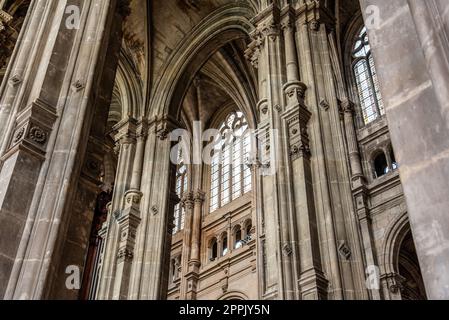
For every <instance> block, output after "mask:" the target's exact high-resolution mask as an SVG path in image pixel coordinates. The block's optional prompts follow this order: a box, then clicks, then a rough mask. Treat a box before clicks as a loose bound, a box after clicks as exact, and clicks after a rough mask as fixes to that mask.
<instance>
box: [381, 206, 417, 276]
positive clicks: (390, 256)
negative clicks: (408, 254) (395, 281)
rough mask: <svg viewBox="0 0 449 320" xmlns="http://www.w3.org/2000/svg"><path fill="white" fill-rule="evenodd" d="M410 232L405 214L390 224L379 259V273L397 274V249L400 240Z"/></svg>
mask: <svg viewBox="0 0 449 320" xmlns="http://www.w3.org/2000/svg"><path fill="white" fill-rule="evenodd" d="M409 231H410V224H409V220H408V216H407V212H403V213H402V214H401V215H400V216H398V217H397V218H396V219H395V220H394V221H393V222H392V223H390V225H389V227H388V228H387V232H386V234H385V241H384V245H383V254H382V259H381V262H382V264H381V267H382V269H383V270H381V273H383V274H390V273H396V272H397V269H398V268H397V263H398V261H397V260H398V257H399V249H400V246H401V243H402V240H403V239H404V237H405V236H406V235H407V232H409Z"/></svg>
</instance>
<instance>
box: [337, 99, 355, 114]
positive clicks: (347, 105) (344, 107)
mask: <svg viewBox="0 0 449 320" xmlns="http://www.w3.org/2000/svg"><path fill="white" fill-rule="evenodd" d="M339 105H340V109H341V111H342V112H344V113H349V114H351V115H352V114H353V113H354V112H355V108H354V103H353V102H352V101H351V100H349V99H348V98H344V99H342V100H339Z"/></svg>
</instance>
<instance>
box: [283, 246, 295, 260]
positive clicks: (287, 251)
mask: <svg viewBox="0 0 449 320" xmlns="http://www.w3.org/2000/svg"><path fill="white" fill-rule="evenodd" d="M292 253H293V248H292V245H291V244H290V243H284V245H283V246H282V254H283V255H284V256H285V257H290V256H291V255H292Z"/></svg>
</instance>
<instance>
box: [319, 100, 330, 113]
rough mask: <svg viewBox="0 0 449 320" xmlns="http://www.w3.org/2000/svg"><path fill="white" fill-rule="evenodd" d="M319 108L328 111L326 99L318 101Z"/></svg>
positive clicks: (328, 106)
mask: <svg viewBox="0 0 449 320" xmlns="http://www.w3.org/2000/svg"><path fill="white" fill-rule="evenodd" d="M320 107H321V108H323V109H324V111H328V110H329V108H330V105H329V102H328V101H327V100H326V99H322V100H321V101H320Z"/></svg>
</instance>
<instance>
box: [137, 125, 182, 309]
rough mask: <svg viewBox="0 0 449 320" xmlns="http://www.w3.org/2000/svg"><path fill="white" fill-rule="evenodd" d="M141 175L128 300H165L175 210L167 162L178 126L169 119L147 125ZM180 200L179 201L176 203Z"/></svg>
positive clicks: (172, 172) (171, 168) (172, 174)
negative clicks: (139, 217)
mask: <svg viewBox="0 0 449 320" xmlns="http://www.w3.org/2000/svg"><path fill="white" fill-rule="evenodd" d="M149 127H150V129H149V136H148V140H147V146H146V148H145V156H144V167H143V175H142V185H141V191H142V194H143V198H142V205H141V210H142V221H141V223H140V226H139V230H138V233H137V243H136V250H135V254H134V261H133V264H135V267H133V271H132V274H131V282H132V284H131V288H130V295H129V297H130V298H132V299H142V300H157V299H165V298H166V295H167V288H168V277H169V274H168V273H169V268H168V266H169V259H170V251H171V238H172V234H171V232H172V230H171V228H170V225H171V224H172V221H173V212H174V206H175V203H176V201H175V198H177V197H175V193H174V191H173V190H172V186H173V185H174V183H175V181H174V180H175V172H176V170H175V168H174V164H172V163H171V161H170V151H171V145H172V144H171V141H170V140H169V139H168V137H169V133H170V132H171V131H172V130H173V129H174V128H179V127H180V125H179V123H177V122H176V121H175V120H174V119H172V118H171V117H169V116H165V117H161V118H157V119H152V120H150V122H149ZM178 200H179V199H178Z"/></svg>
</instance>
